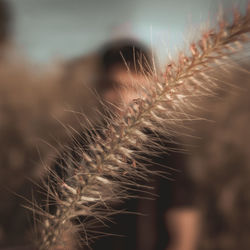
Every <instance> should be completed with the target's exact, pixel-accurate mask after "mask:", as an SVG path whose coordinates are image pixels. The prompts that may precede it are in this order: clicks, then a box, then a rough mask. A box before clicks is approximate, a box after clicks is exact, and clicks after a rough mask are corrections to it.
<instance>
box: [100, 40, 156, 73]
mask: <svg viewBox="0 0 250 250" xmlns="http://www.w3.org/2000/svg"><path fill="white" fill-rule="evenodd" d="M151 58H152V57H151V56H150V52H149V50H148V49H147V48H146V47H145V46H144V45H142V44H140V43H139V42H136V41H133V40H121V41H115V42H112V43H109V44H108V45H106V46H104V47H103V49H102V51H101V66H102V68H103V71H104V73H110V71H111V70H112V69H113V68H114V67H116V66H119V67H122V68H124V69H127V67H128V69H129V70H130V71H132V72H137V73H150V72H151V71H152V66H153V63H152V59H151Z"/></svg>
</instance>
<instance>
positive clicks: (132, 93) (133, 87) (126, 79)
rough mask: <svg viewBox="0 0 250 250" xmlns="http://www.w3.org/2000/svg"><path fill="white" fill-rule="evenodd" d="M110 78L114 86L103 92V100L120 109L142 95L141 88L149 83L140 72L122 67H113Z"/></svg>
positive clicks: (123, 108)
mask: <svg viewBox="0 0 250 250" xmlns="http://www.w3.org/2000/svg"><path fill="white" fill-rule="evenodd" d="M110 79H111V81H114V82H115V83H116V86H115V87H114V88H111V89H109V90H107V91H106V92H104V95H103V97H104V100H105V101H106V102H109V103H111V104H114V105H115V106H117V107H118V108H119V109H121V110H125V109H126V108H127V107H128V105H129V104H131V102H133V100H135V99H138V98H142V97H144V96H145V93H144V91H143V89H145V88H147V86H148V85H149V81H148V79H147V78H146V77H145V76H144V75H143V74H142V73H136V72H130V71H128V70H127V69H124V68H122V67H114V69H112V71H111V73H110Z"/></svg>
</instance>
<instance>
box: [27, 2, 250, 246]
mask: <svg viewBox="0 0 250 250" xmlns="http://www.w3.org/2000/svg"><path fill="white" fill-rule="evenodd" d="M249 32H250V7H249V6H248V9H247V11H246V13H245V14H244V15H241V14H240V13H239V12H237V11H235V12H234V19H233V21H232V22H231V23H227V22H226V21H225V20H221V21H220V22H219V25H218V28H214V29H207V30H205V32H203V33H202V35H201V39H200V40H199V41H198V42H195V43H191V45H190V52H189V53H187V55H184V53H180V54H179V58H178V59H177V60H176V61H175V62H170V63H169V64H168V65H167V66H166V69H165V72H164V74H162V75H159V74H156V72H155V71H154V69H152V71H153V75H154V77H149V76H148V75H145V81H146V82H151V85H150V86H151V87H150V88H147V89H146V90H145V89H144V92H145V95H146V97H145V96H143V97H142V98H140V99H137V100H136V101H135V102H133V103H132V104H131V105H130V106H129V108H128V109H127V111H126V112H125V114H124V115H123V116H122V117H115V118H114V117H113V118H112V119H107V123H108V125H107V127H105V128H102V129H100V130H99V129H93V130H90V131H89V132H88V135H86V142H87V143H88V144H89V148H88V150H87V151H86V150H85V149H84V148H81V146H78V147H77V148H75V149H74V150H75V153H76V154H77V158H79V157H80V160H79V161H76V160H75V159H71V158H70V157H69V158H68V160H67V161H66V162H67V164H66V166H64V169H63V172H64V176H63V178H61V177H60V176H59V175H58V174H57V173H56V172H53V171H51V175H52V177H51V181H50V182H49V183H48V184H47V186H46V187H45V191H46V192H47V195H48V196H49V197H50V198H49V199H52V200H53V201H54V203H55V204H56V209H55V211H54V213H50V211H49V208H48V207H49V204H47V206H45V208H44V209H42V208H39V207H38V206H36V205H34V206H33V208H32V209H34V210H35V212H36V213H38V214H40V215H41V220H39V221H38V224H37V229H38V231H39V238H38V242H37V244H38V248H39V249H41V250H45V249H55V248H59V249H68V248H69V245H68V239H69V238H71V237H70V235H71V234H74V232H76V231H78V230H82V231H84V232H86V235H84V236H83V237H82V239H83V240H84V244H88V236H89V234H90V236H91V227H94V226H95V222H96V221H101V222H103V223H105V220H106V219H107V218H108V217H109V216H110V215H111V214H112V213H113V212H114V211H113V210H112V209H111V208H110V205H111V204H112V203H113V202H116V201H117V200H123V199H126V198H128V197H129V195H128V194H129V190H130V189H139V188H140V185H139V184H138V179H146V178H147V176H148V175H149V174H152V172H153V170H152V169H148V168H147V167H146V165H145V164H142V163H141V161H140V159H141V157H142V156H141V152H144V153H147V154H149V155H150V152H157V150H163V149H162V148H161V147H160V146H159V144H158V142H159V141H160V139H159V137H160V136H163V137H171V136H173V135H175V134H178V132H177V131H178V128H182V127H183V126H184V121H185V120H192V119H196V117H195V116H192V115H191V112H192V110H193V109H197V108H198V107H196V105H195V100H197V98H198V99H199V98H201V97H204V96H207V95H211V94H213V91H214V90H215V89H216V81H215V79H214V78H213V77H212V72H213V71H214V70H215V71H222V72H224V70H225V68H226V67H227V65H228V64H230V60H231V59H232V57H231V56H232V55H237V53H238V51H239V50H240V49H242V47H243V45H244V44H246V43H248V42H249ZM224 86H225V85H224ZM145 128H147V129H145ZM148 130H150V131H151V134H155V135H156V136H155V137H154V138H152V137H151V136H150V135H149V133H148ZM136 159H138V160H136ZM79 217H83V218H84V219H83V222H82V223H81V224H80V225H79V224H77V223H75V221H76V220H77V218H79Z"/></svg>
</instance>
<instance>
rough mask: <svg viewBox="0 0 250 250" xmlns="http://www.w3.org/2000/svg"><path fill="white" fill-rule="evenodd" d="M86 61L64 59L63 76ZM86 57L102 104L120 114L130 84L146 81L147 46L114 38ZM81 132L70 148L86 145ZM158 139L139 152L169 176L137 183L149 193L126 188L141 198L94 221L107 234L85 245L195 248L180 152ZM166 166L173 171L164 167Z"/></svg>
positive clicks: (194, 221)
mask: <svg viewBox="0 0 250 250" xmlns="http://www.w3.org/2000/svg"><path fill="white" fill-rule="evenodd" d="M91 60H93V58H92V59H87V60H86V58H85V59H82V58H79V59H77V60H73V61H72V62H70V63H69V64H68V68H69V71H68V75H67V76H66V78H65V79H69V78H71V77H72V75H76V72H81V67H83V66H84V65H85V64H88V61H91ZM92 62H93V64H92V65H94V67H95V69H97V72H96V73H95V75H94V79H93V86H94V88H95V90H96V92H97V93H98V95H99V96H100V98H101V100H102V102H104V103H105V104H106V107H107V106H108V111H110V110H112V112H113V113H114V114H117V113H118V114H120V113H121V112H123V110H124V109H126V107H127V106H128V105H129V104H130V103H131V102H132V101H133V100H135V99H137V98H140V97H141V96H140V92H139V93H138V92H137V91H136V90H137V89H136V90H135V88H134V85H135V84H139V85H140V84H141V85H143V84H145V87H147V84H150V80H149V82H148V81H146V80H145V79H146V78H145V76H147V79H150V77H153V73H154V70H155V69H154V67H155V65H154V62H153V59H152V56H151V53H150V52H149V50H148V49H147V48H146V47H145V46H144V45H142V44H141V43H139V42H137V41H134V40H119V41H114V42H112V43H109V44H107V45H106V46H104V47H103V48H102V49H101V50H100V51H99V54H97V57H95V59H94V60H93V61H92ZM92 73H93V71H92ZM79 74H80V73H79ZM103 112H105V111H103ZM107 115H109V114H107ZM94 126H95V125H94ZM99 126H100V124H99ZM101 126H105V124H104V125H103V124H101ZM145 129H146V130H147V131H148V133H149V135H150V136H152V137H153V136H154V133H153V132H151V131H150V129H148V128H145ZM158 136H159V135H158ZM84 137H85V135H81V138H79V140H80V142H79V140H77V142H76V147H78V146H79V144H81V145H82V147H83V148H85V149H86V150H88V149H87V145H86V140H85V139H84ZM156 137H157V136H156ZM156 140H159V139H156ZM176 140H177V139H176ZM160 143H161V144H162V145H163V146H164V147H165V148H167V149H166V151H164V152H157V154H154V153H152V155H146V154H145V155H144V156H145V157H146V158H148V159H149V161H148V162H147V163H145V164H149V165H150V168H152V169H154V170H155V171H157V170H159V171H160V169H161V171H162V170H163V168H164V170H163V171H164V172H167V171H169V172H170V173H169V174H170V175H171V177H170V179H171V180H170V179H169V178H168V179H166V178H162V177H157V176H155V177H152V179H150V181H149V183H147V184H146V183H142V184H145V185H148V186H149V185H151V186H152V187H153V188H154V189H153V191H152V194H151V195H146V194H140V193H139V192H138V193H137V192H132V193H131V194H132V195H137V196H138V197H142V198H138V199H136V198H133V199H128V200H127V201H126V202H125V204H116V205H115V209H117V210H118V211H119V210H125V211H128V212H129V213H122V214H120V213H119V214H117V215H114V216H113V217H112V218H111V220H112V221H113V222H112V223H109V222H107V227H101V226H100V228H99V229H98V230H97V231H99V232H103V233H104V235H105V234H107V235H108V236H103V237H100V235H97V236H98V239H97V240H95V241H94V242H93V244H90V248H91V249H94V250H99V249H110V250H118V249H119V250H127V249H129V250H132V249H137V250H142V249H143V250H153V249H154V250H156V249H159V250H160V249H168V250H184V249H185V250H193V249H195V244H196V239H197V228H198V226H197V225H198V220H199V213H198V212H197V210H196V208H195V207H194V206H193V199H192V183H191V182H190V181H189V180H188V178H187V177H186V174H185V172H186V169H185V156H184V155H183V154H182V153H181V152H176V151H178V150H176V151H172V152H171V150H168V148H169V149H170V148H173V147H174V148H176V149H177V148H178V146H177V145H173V144H172V143H168V142H166V141H165V140H164V139H163V138H162V142H160ZM72 148H73V149H72V155H73V156H71V157H73V158H74V160H76V159H77V157H78V154H77V153H76V152H77V150H76V149H75V148H74V146H73V147H72ZM79 160H80V159H79ZM62 161H63V159H62ZM58 164H59V165H64V164H65V163H63V162H61V161H59V162H58ZM160 166H161V167H160ZM167 167H172V168H173V169H175V170H170V169H167ZM59 171H60V170H59ZM150 178H151V177H150ZM153 196H156V198H153ZM139 214H141V215H139ZM99 237H100V238H99ZM84 249H85V248H84Z"/></svg>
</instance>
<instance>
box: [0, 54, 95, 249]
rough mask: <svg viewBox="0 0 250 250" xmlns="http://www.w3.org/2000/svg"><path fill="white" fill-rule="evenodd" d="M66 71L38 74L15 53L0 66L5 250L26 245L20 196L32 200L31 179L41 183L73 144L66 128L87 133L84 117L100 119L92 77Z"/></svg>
mask: <svg viewBox="0 0 250 250" xmlns="http://www.w3.org/2000/svg"><path fill="white" fill-rule="evenodd" d="M89 64H90V61H89V60H88V65H89ZM65 68H66V69H67V67H64V66H60V67H55V66H53V65H52V67H50V69H49V70H47V69H38V67H35V66H34V65H31V64H29V63H28V62H27V61H24V59H23V58H20V57H19V56H16V52H12V51H9V52H6V58H4V59H3V58H2V59H1V61H0V79H1V84H0V141H1V144H0V145H1V147H0V171H1V175H0V197H1V206H0V225H1V226H0V247H5V246H6V245H5V244H7V246H8V244H10V245H11V244H20V242H21V243H22V242H23V241H24V242H25V240H24V239H23V238H24V237H23V234H22V232H23V231H24V230H25V229H26V228H27V225H28V224H29V222H28V221H27V219H26V212H25V210H24V209H22V208H20V204H22V203H23V199H22V198H20V197H18V195H19V196H23V197H25V198H26V199H30V197H31V188H32V184H31V182H30V181H29V180H28V179H29V178H30V179H32V181H34V182H39V180H40V177H41V176H43V174H45V170H44V169H43V165H44V164H48V165H49V164H50V162H51V161H52V160H53V158H54V157H55V155H57V154H58V152H59V151H60V148H63V146H64V145H65V144H67V143H68V142H69V141H70V138H71V136H72V133H73V132H71V134H70V135H69V134H68V133H67V131H66V130H65V126H70V127H72V128H74V130H75V131H82V130H83V127H84V121H83V119H82V117H83V114H85V115H87V116H88V117H89V119H91V118H90V117H92V118H93V119H95V118H94V115H93V114H94V113H95V108H96V100H95V98H94V95H93V94H92V91H91V90H90V88H89V87H88V85H87V83H86V82H84V79H86V74H87V73H86V72H82V70H81V72H82V74H83V75H84V77H82V75H81V74H76V73H75V72H74V73H73V74H71V73H70V74H69V72H67V71H66V70H65ZM84 68H85V69H86V70H87V71H88V68H86V67H84ZM73 76H74V77H73ZM66 77H67V80H68V79H69V78H70V84H69V83H68V81H67V82H66V81H65V79H66ZM72 110H74V112H72ZM78 113H79V114H78ZM13 193H16V194H17V195H15V194H13ZM31 216H32V214H31ZM10 218H11V219H10ZM18 221H19V222H20V223H17V222H18ZM27 237H29V236H27ZM2 244H4V245H2Z"/></svg>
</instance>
